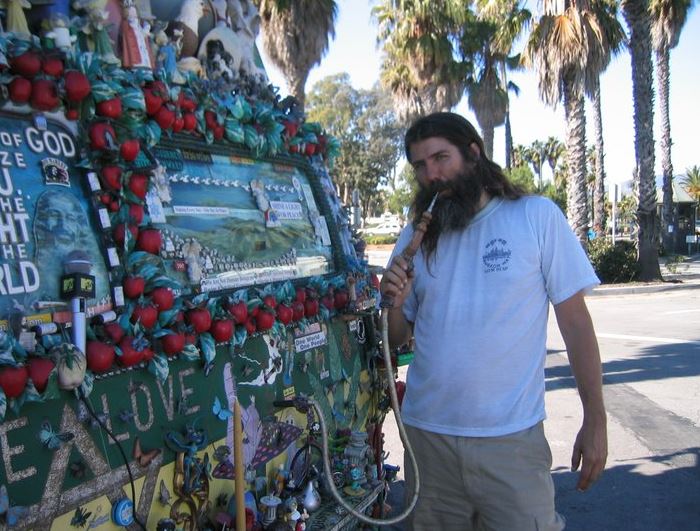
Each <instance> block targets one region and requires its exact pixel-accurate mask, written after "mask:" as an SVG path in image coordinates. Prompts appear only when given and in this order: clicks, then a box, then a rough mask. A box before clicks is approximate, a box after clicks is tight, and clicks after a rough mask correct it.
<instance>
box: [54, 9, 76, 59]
mask: <svg viewBox="0 0 700 531" xmlns="http://www.w3.org/2000/svg"><path fill="white" fill-rule="evenodd" d="M49 25H50V30H49V31H48V33H46V36H47V37H48V38H49V39H51V40H53V42H54V45H55V46H56V48H58V49H59V50H61V51H62V52H64V53H65V52H69V51H70V50H71V48H72V47H73V44H74V43H75V41H76V40H77V38H78V37H76V36H75V35H71V32H70V28H69V27H68V26H69V22H68V18H67V17H66V16H65V15H62V14H56V15H54V16H52V17H51V19H50V21H49Z"/></svg>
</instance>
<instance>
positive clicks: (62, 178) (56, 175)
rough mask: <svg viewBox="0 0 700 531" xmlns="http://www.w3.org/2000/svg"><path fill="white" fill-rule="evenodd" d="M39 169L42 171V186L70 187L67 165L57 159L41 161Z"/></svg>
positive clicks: (51, 158)
mask: <svg viewBox="0 0 700 531" xmlns="http://www.w3.org/2000/svg"><path fill="white" fill-rule="evenodd" d="M41 169H42V170H43V171H44V184H57V185H60V186H70V177H69V176H68V165H66V163H65V162H63V161H62V160H59V159H54V158H53V157H49V158H46V159H43V160H42V161H41Z"/></svg>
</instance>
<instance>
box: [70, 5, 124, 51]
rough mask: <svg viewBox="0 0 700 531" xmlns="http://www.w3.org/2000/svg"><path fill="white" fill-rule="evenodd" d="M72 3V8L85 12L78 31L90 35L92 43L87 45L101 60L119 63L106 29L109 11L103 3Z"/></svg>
mask: <svg viewBox="0 0 700 531" xmlns="http://www.w3.org/2000/svg"><path fill="white" fill-rule="evenodd" d="M73 5H74V9H78V10H84V11H85V12H86V16H85V17H84V18H83V19H82V22H83V25H82V27H81V28H80V31H81V32H82V33H83V34H85V35H88V36H91V37H92V39H91V40H92V43H91V44H90V43H88V44H87V46H88V47H90V48H91V49H92V50H93V51H94V52H95V55H97V56H99V57H100V59H101V60H102V61H103V62H105V63H108V64H114V65H117V64H119V63H120V61H119V58H118V57H117V56H116V55H115V54H114V48H113V47H112V39H111V38H110V36H109V32H108V31H107V26H108V20H109V12H108V11H107V10H106V9H104V4H103V3H101V2H98V1H93V0H80V1H76V2H75V3H74V4H73Z"/></svg>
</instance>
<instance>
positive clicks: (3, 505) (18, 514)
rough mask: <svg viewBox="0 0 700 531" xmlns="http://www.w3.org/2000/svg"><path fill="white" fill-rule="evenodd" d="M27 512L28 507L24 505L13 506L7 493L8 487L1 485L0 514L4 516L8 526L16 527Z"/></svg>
mask: <svg viewBox="0 0 700 531" xmlns="http://www.w3.org/2000/svg"><path fill="white" fill-rule="evenodd" d="M26 514H27V508H26V507H22V506H19V505H18V506H15V507H12V506H11V505H10V498H9V497H8V495H7V487H6V486H5V485H1V486H0V516H2V517H4V521H5V523H6V524H7V526H8V527H14V526H16V525H17V523H18V522H19V521H20V520H21V519H22V518H24V516H25V515H26Z"/></svg>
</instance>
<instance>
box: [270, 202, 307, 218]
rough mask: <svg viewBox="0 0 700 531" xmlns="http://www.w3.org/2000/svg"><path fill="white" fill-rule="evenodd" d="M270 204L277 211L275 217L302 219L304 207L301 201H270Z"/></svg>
mask: <svg viewBox="0 0 700 531" xmlns="http://www.w3.org/2000/svg"><path fill="white" fill-rule="evenodd" d="M270 206H271V207H272V209H273V210H274V211H275V212H276V213H277V219H303V217H304V209H303V208H302V206H301V203H296V202H294V201H270Z"/></svg>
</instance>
